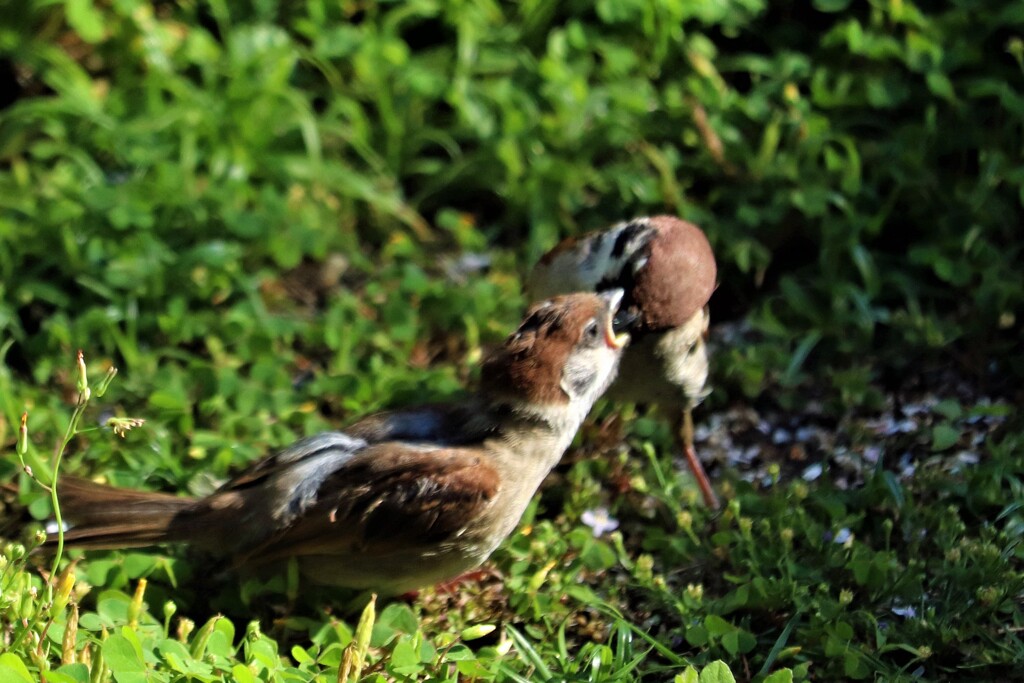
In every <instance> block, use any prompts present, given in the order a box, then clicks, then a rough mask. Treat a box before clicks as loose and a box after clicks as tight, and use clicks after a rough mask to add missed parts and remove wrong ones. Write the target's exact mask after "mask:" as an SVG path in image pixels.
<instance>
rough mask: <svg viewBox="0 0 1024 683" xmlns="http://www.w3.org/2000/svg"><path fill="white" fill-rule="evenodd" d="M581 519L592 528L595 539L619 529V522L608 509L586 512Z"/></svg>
mask: <svg viewBox="0 0 1024 683" xmlns="http://www.w3.org/2000/svg"><path fill="white" fill-rule="evenodd" d="M580 519H581V521H582V522H583V523H584V524H586V525H587V526H589V527H590V530H591V531H592V532H593V534H594V537H595V538H597V537H598V536H603V535H604V534H606V533H608V532H610V531H615V530H616V529H618V528H619V520H617V519H615V518H614V517H612V516H611V515H610V514H608V508H606V507H599V508H595V509H593V510H584V511H583V515H582V516H581V517H580Z"/></svg>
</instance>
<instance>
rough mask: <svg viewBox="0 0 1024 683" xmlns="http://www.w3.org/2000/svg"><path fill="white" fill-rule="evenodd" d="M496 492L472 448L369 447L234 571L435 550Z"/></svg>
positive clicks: (491, 472) (494, 478) (489, 470)
mask: <svg viewBox="0 0 1024 683" xmlns="http://www.w3.org/2000/svg"><path fill="white" fill-rule="evenodd" d="M498 488H499V476H498V472H497V471H496V470H495V469H494V467H493V466H492V465H491V464H490V463H489V462H488V460H487V458H486V456H485V455H484V454H483V453H482V452H481V451H480V450H479V449H476V448H440V449H434V448H427V447H423V446H415V445H411V444H400V443H394V442H392V443H386V444H380V445H375V446H370V447H368V448H366V449H364V450H363V451H361V452H359V453H358V454H357V455H355V456H353V457H352V458H351V459H349V460H348V461H347V462H346V463H345V464H344V465H343V466H341V467H339V468H337V469H336V470H335V471H334V472H333V473H332V474H331V475H329V476H328V477H327V478H325V479H324V481H323V482H322V483H321V485H320V488H319V490H318V492H317V495H316V500H315V502H313V503H312V504H311V505H308V506H307V507H306V508H305V509H304V510H302V512H301V514H299V515H297V516H296V517H295V518H294V519H293V520H292V521H291V522H290V523H289V524H288V525H287V526H286V527H284V528H281V529H279V530H278V531H277V532H276V533H274V534H272V535H271V536H269V537H268V538H267V539H266V540H265V541H264V542H262V543H260V544H259V545H257V546H255V547H253V548H252V549H251V550H249V551H248V552H246V553H245V554H244V556H243V557H241V558H238V563H239V564H250V563H262V562H269V561H273V560H276V559H279V558H283V557H290V556H302V555H325V554H326V555H346V554H352V553H364V554H371V555H372V554H376V553H385V552H387V550H388V549H391V548H395V547H399V546H403V545H410V544H412V545H433V544H437V543H442V542H444V541H445V540H449V539H454V538H457V537H458V536H460V535H461V534H462V533H463V532H464V531H465V530H466V528H467V527H468V526H469V525H470V524H471V523H472V522H473V521H474V520H476V519H478V518H479V516H480V515H481V514H482V513H483V512H484V510H485V508H486V507H487V506H488V505H489V504H490V502H491V501H493V499H494V497H495V496H496V495H497V493H498Z"/></svg>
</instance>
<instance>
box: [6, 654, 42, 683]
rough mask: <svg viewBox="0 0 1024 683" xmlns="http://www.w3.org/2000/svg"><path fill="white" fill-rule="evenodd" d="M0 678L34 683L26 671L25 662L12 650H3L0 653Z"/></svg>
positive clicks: (33, 679)
mask: <svg viewBox="0 0 1024 683" xmlns="http://www.w3.org/2000/svg"><path fill="white" fill-rule="evenodd" d="M0 680H4V681H11V682H12V683H14V681H25V683H34V681H35V678H33V677H32V675H31V674H29V672H28V667H26V666H25V662H23V661H21V658H20V657H18V656H17V655H16V654H14V653H13V652H5V653H3V654H2V655H0Z"/></svg>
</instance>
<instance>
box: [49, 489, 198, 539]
mask: <svg viewBox="0 0 1024 683" xmlns="http://www.w3.org/2000/svg"><path fill="white" fill-rule="evenodd" d="M57 496H58V498H59V500H60V507H61V517H63V518H64V520H65V522H66V523H67V524H68V526H69V528H68V529H67V530H66V531H65V532H64V543H66V544H68V545H73V546H76V547H80V548H93V549H112V548H133V547H140V546H147V545H153V544H155V543H163V542H166V541H176V540H181V539H180V538H179V537H178V534H175V533H173V531H174V529H173V526H174V520H175V518H176V517H177V516H178V515H180V514H181V513H183V512H185V511H187V510H189V509H191V508H192V506H193V505H194V504H195V500H193V499H191V498H182V497H179V496H174V495H170V494H167V493H151V492H146V491H131V490H128V489H119V488H115V487H113V486H104V485H103V484H97V483H95V482H91V481H88V480H86V479H78V478H75V477H61V479H60V480H59V481H58V484H57ZM56 542H57V534H56V532H53V533H50V534H49V535H48V537H47V539H46V545H54V544H56Z"/></svg>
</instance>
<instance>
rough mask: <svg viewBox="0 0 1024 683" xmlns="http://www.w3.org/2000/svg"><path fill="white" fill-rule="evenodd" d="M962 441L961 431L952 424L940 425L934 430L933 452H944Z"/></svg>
mask: <svg viewBox="0 0 1024 683" xmlns="http://www.w3.org/2000/svg"><path fill="white" fill-rule="evenodd" d="M958 441H960V430H959V429H957V428H956V427H954V426H953V425H951V424H946V423H940V424H937V425H935V426H934V427H933V428H932V450H933V451H944V450H946V449H947V448H952V447H953V446H955V445H956V443H957V442H958Z"/></svg>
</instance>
